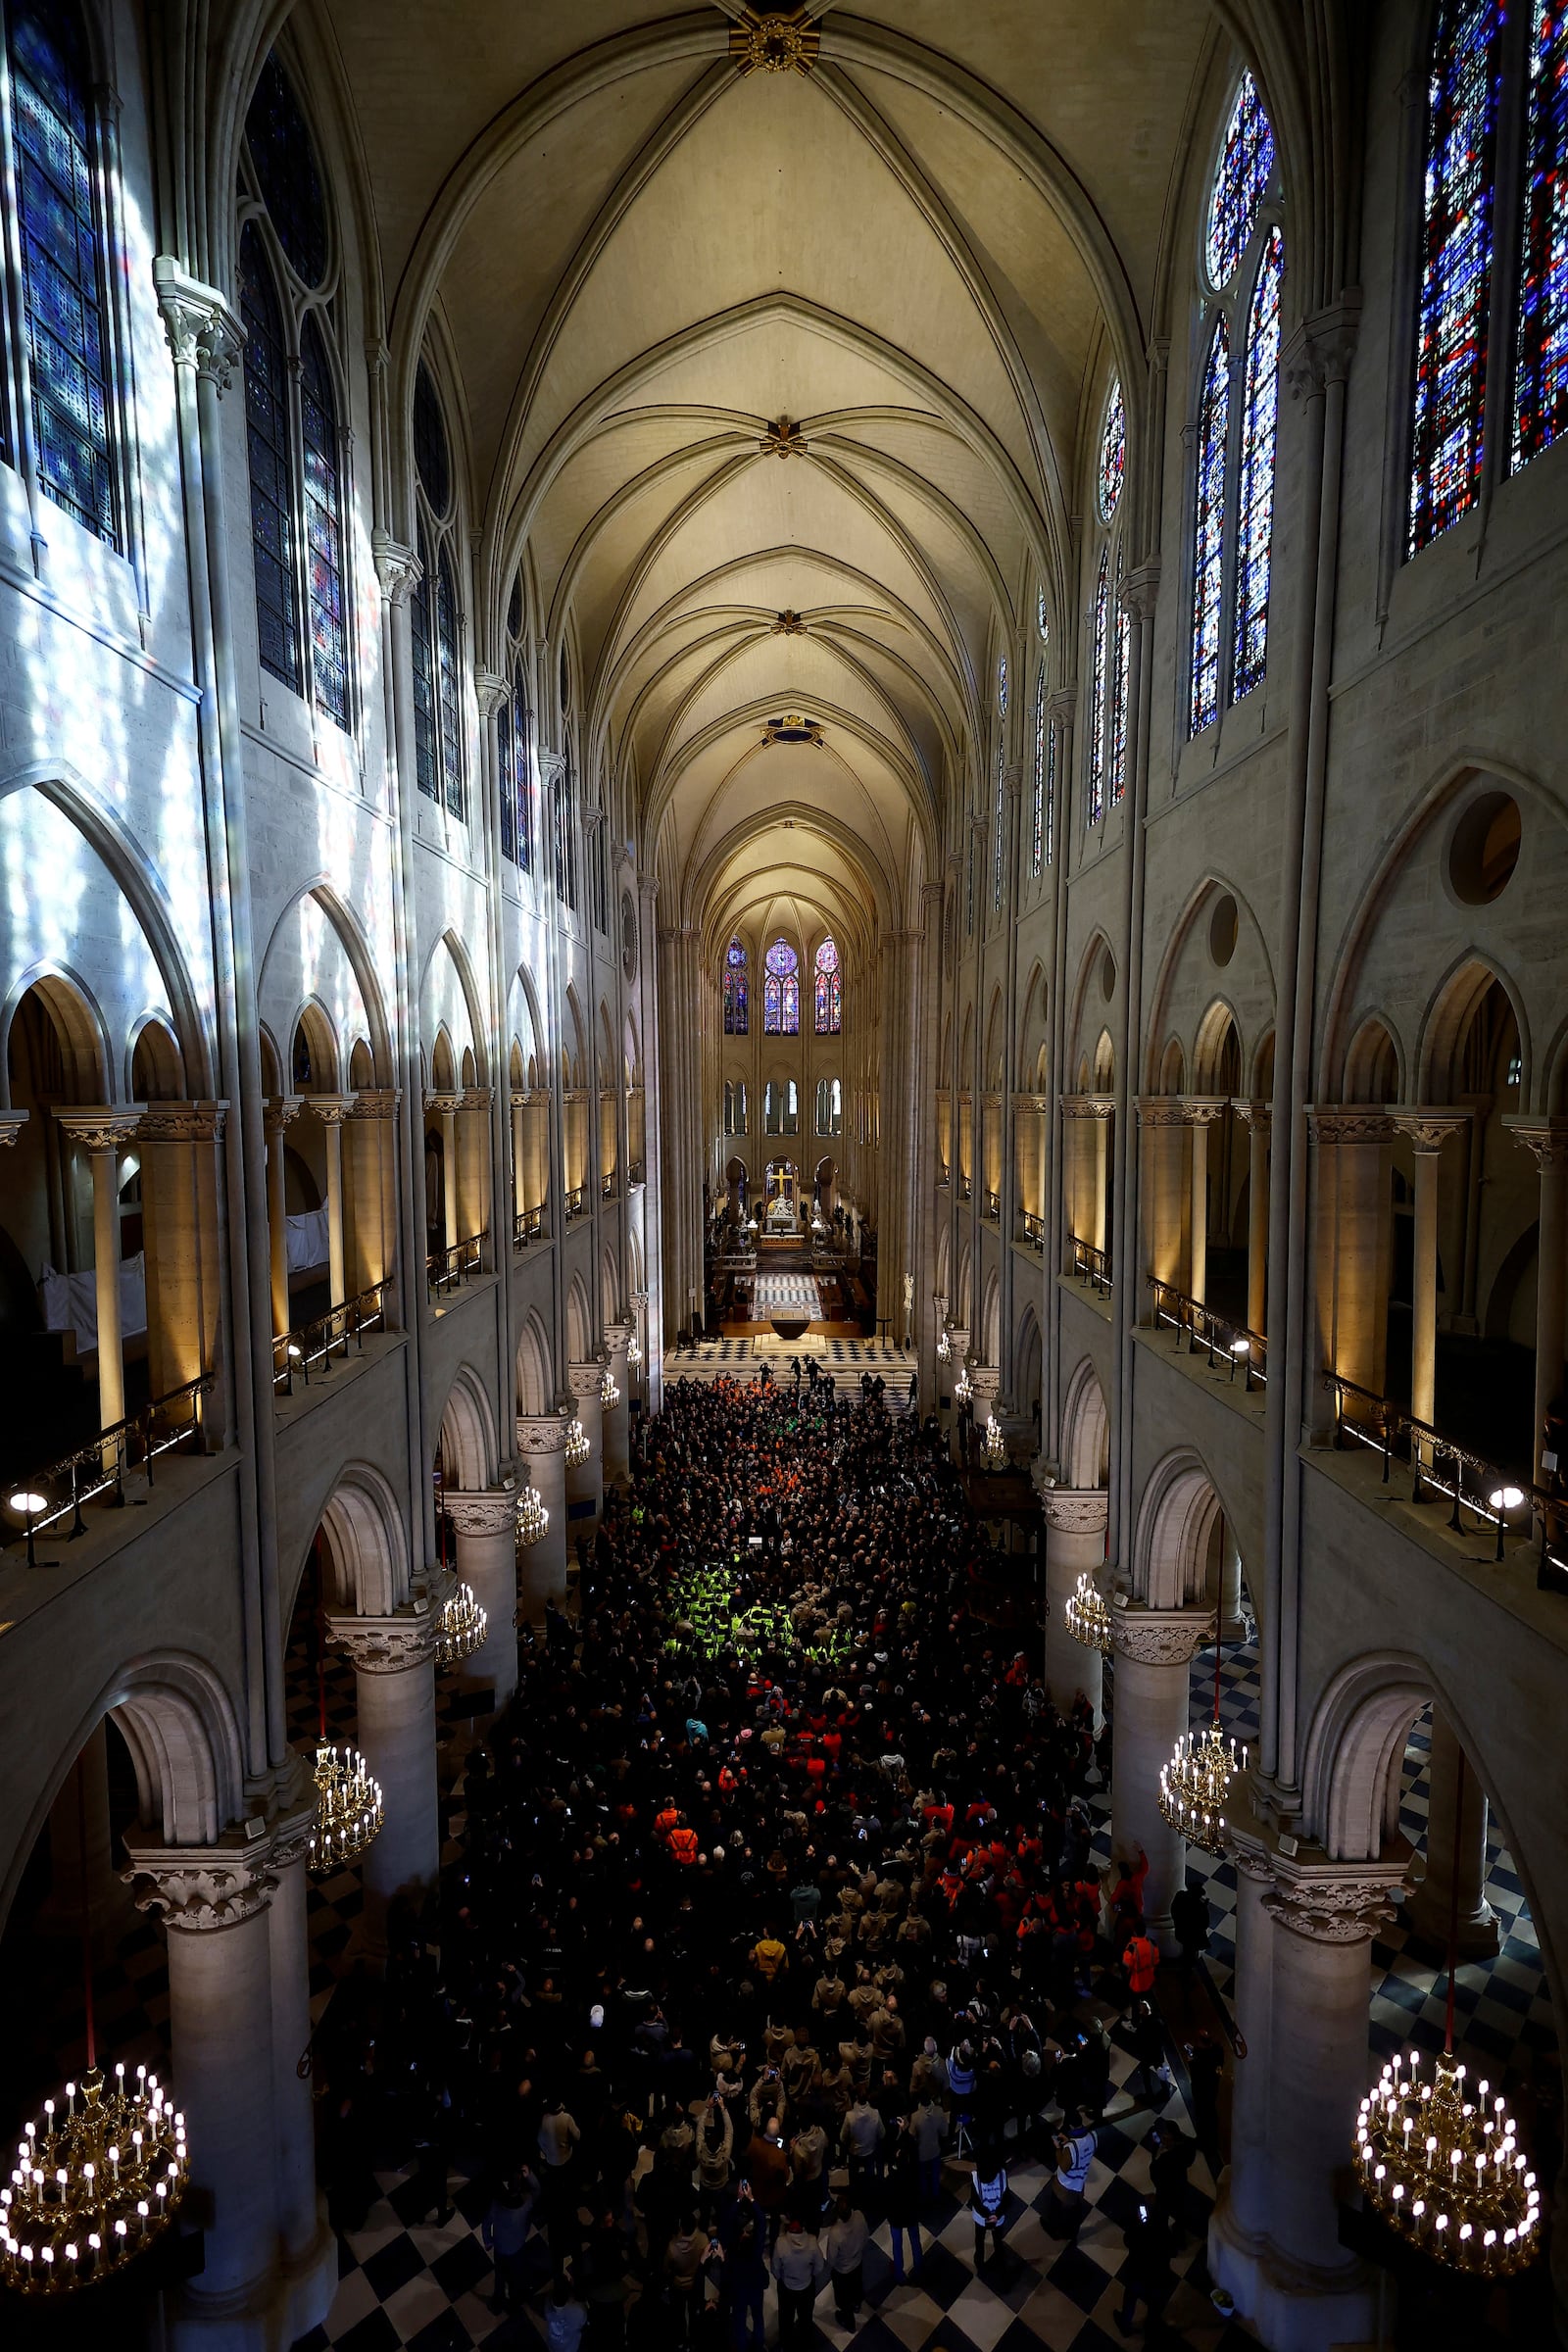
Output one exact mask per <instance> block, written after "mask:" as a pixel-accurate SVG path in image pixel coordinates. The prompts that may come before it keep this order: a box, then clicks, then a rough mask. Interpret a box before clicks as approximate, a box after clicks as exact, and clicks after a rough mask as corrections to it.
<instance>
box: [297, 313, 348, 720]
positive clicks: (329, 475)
mask: <svg viewBox="0 0 1568 2352" xmlns="http://www.w3.org/2000/svg"><path fill="white" fill-rule="evenodd" d="M300 421H301V424H302V426H303V428H304V433H305V531H306V553H307V556H308V559H309V564H310V591H311V662H312V668H313V670H314V673H315V677H316V699H317V701H318V702H319V704H320V705H321V707H322V709H323V710H325V711H329V712H330V713H331V715H332V717H333V718H335V719H336V720H337V723H338V725H339V726H340V727H346V726H347V725H348V723H349V649H348V628H347V624H346V621H345V617H344V610H343V523H342V513H343V509H342V502H341V497H340V493H339V489H338V478H337V398H336V395H335V393H334V391H333V389H332V378H331V375H330V374H329V372H328V370H327V365H326V353H325V351H324V350H323V349H322V346H321V337H320V333H319V329H318V327H317V324H316V320H315V319H306V321H305V328H304V332H303V333H302V335H301V336H300Z"/></svg>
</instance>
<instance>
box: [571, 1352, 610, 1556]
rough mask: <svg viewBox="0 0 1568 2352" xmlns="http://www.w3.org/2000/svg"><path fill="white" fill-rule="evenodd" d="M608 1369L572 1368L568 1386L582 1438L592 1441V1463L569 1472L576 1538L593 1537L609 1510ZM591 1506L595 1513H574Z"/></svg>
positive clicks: (594, 1366) (597, 1365) (598, 1366)
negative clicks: (604, 1399)
mask: <svg viewBox="0 0 1568 2352" xmlns="http://www.w3.org/2000/svg"><path fill="white" fill-rule="evenodd" d="M604 1378H605V1367H604V1365H603V1364H601V1363H590V1364H568V1365H567V1366H566V1386H567V1387H568V1388H569V1389H570V1391H571V1402H572V1410H573V1412H574V1413H575V1414H576V1416H577V1419H578V1420H579V1421H580V1422H581V1423H582V1434H583V1436H584V1437H585V1438H586V1439H587V1441H588V1459H587V1460H586V1461H585V1462H579V1463H577V1464H576V1466H575V1467H572V1466H571V1465H569V1464H568V1466H567V1469H566V1505H567V1509H568V1511H569V1512H571V1527H572V1536H573V1538H574V1539H575V1537H576V1536H577V1535H578V1534H584V1533H592V1531H593V1529H594V1528H595V1527H596V1526H597V1525H598V1521H599V1514H600V1512H601V1511H602V1510H603V1509H604V1507H605V1431H604V1418H605V1416H604V1406H603V1405H602V1404H601V1402H600V1400H599V1392H600V1389H601V1388H602V1386H603V1384H604ZM583 1502H587V1503H591V1504H592V1505H593V1508H592V1510H591V1511H574V1510H573V1509H572V1506H573V1505H574V1504H577V1503H583Z"/></svg>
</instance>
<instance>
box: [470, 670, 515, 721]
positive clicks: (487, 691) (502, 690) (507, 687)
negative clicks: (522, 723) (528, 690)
mask: <svg viewBox="0 0 1568 2352" xmlns="http://www.w3.org/2000/svg"><path fill="white" fill-rule="evenodd" d="M473 691H474V695H475V697H476V699H477V701H478V705H479V716H480V717H481V718H494V716H495V714H496V712H497V711H499V710H500V708H501V706H502V704H503V703H504V702H506V701H508V699H509V698H510V696H511V693H512V682H511V680H510V679H509V678H504V677H503V676H502V675H501V672H500V671H499V670H497V669H476V670H475V671H474V673H473Z"/></svg>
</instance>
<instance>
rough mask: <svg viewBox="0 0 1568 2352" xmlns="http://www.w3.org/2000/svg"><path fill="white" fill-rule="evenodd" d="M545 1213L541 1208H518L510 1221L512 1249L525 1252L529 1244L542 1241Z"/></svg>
mask: <svg viewBox="0 0 1568 2352" xmlns="http://www.w3.org/2000/svg"><path fill="white" fill-rule="evenodd" d="M544 1230H545V1212H544V1210H543V1209H542V1208H519V1209H518V1210H517V1212H516V1214H515V1217H514V1218H513V1220H512V1247H513V1248H514V1250H526V1249H527V1247H528V1244H529V1243H530V1242H537V1241H540V1240H542V1239H543V1237H544Z"/></svg>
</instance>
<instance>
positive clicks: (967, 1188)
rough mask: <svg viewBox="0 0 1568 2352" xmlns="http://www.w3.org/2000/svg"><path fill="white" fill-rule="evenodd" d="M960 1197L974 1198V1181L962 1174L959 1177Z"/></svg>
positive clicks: (961, 1198)
mask: <svg viewBox="0 0 1568 2352" xmlns="http://www.w3.org/2000/svg"><path fill="white" fill-rule="evenodd" d="M958 1199H959V1200H960V1201H972V1200H973V1199H974V1181H973V1179H972V1178H971V1177H968V1176H960V1177H959V1178H958Z"/></svg>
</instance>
